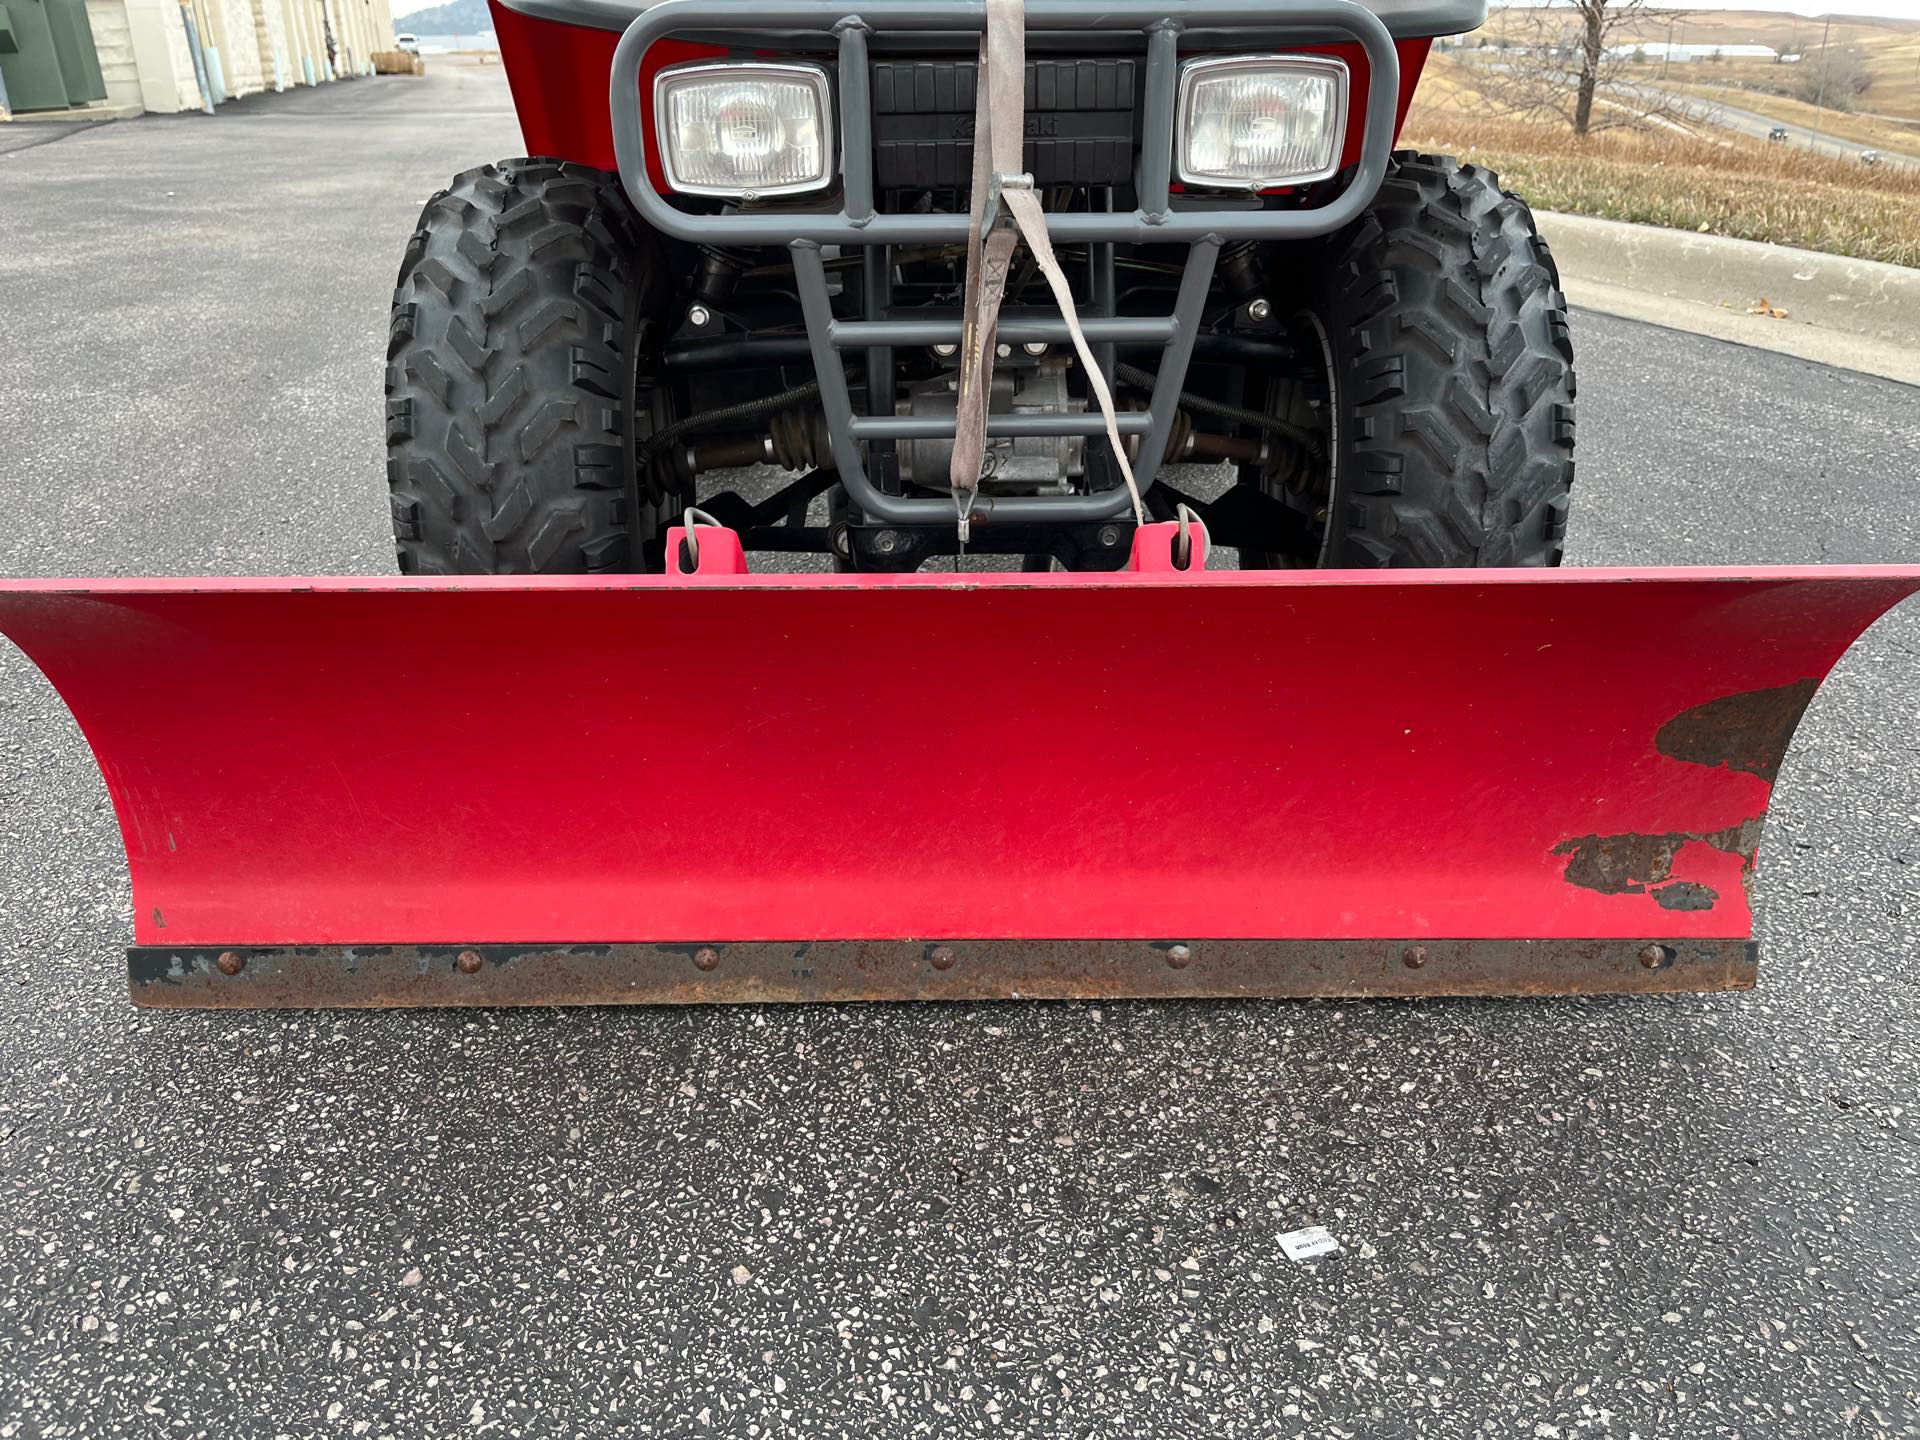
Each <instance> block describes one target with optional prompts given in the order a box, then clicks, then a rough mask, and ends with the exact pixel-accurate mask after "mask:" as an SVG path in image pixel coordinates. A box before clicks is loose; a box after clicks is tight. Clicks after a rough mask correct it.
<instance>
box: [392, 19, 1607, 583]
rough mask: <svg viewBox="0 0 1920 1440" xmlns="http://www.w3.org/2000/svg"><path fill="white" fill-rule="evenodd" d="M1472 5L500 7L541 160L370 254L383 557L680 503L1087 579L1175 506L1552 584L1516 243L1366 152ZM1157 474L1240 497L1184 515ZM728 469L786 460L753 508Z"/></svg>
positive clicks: (577, 561)
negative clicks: (377, 352) (1202, 468)
mask: <svg viewBox="0 0 1920 1440" xmlns="http://www.w3.org/2000/svg"><path fill="white" fill-rule="evenodd" d="M1484 14H1485V4H1484V0H1369V3H1367V4H1365V5H1360V4H1353V3H1349V0H1214V3H1208V4H1203V5H1187V4H1172V3H1171V0H1117V3H1100V4H1095V3H1091V0H1032V3H1031V4H1030V5H1028V6H1026V7H1025V12H1024V15H1023V14H1022V10H1021V7H1020V6H1019V4H1018V0H992V3H988V4H983V3H982V0H910V3H909V0H888V3H882V4H878V5H860V6H856V5H853V4H852V3H851V0H832V3H829V0H664V3H658V4H648V3H645V0H494V17H495V23H496V27H497V30H498V34H499V38H500V45H501V49H502V52H503V54H504V56H505V60H506V66H507V73H508V76H509V78H510V80H511V83H512V86H513V93H514V98H515V103H516V105H517V107H518V109H519V112H520V119H521V124H522V127H523V130H524V132H525V135H526V139H527V143H528V147H529V148H530V149H531V150H533V151H534V152H536V153H537V154H538V155H540V156H542V157H546V158H540V159H532V160H509V161H505V162H502V163H500V164H498V165H491V166H486V167H484V168H482V169H478V170H472V171H469V172H467V173H466V174H464V175H461V176H459V177H458V178H457V179H455V180H454V181H453V183H452V185H451V187H450V188H449V189H447V190H446V191H444V192H442V193H441V194H438V195H436V196H435V197H434V198H433V199H432V200H431V201H429V202H428V204H427V207H426V209H425V211H424V212H423V214H422V215H421V219H420V226H419V228H418V230H416V231H415V232H414V235H413V237H412V240H411V242H410V243H409V245H408V248H407V253H406V258H405V260H404V262H403V263H402V265H401V270H400V282H399V288H398V289H397V291H396V292H395V296H394V308H393V328H392V339H391V343H390V346H389V358H390V364H389V367H388V370H387V414H388V445H389V447H390V449H389V453H390V462H389V466H388V478H389V482H390V484H391V488H392V500H393V523H394V532H395V535H396V537H397V539H398V542H399V558H400V566H401V568H402V569H403V570H404V571H406V572H408V573H417V574H494V573H501V574H506V573H519V574H525V573H556V572H559V573H565V572H628V571H635V570H658V569H660V568H661V567H662V560H663V555H662V547H663V543H664V535H665V531H666V528H667V525H668V524H669V523H670V522H672V521H677V520H678V519H679V517H680V516H681V515H682V513H683V512H684V511H686V510H687V509H688V507H690V506H691V505H693V504H694V502H695V496H696V488H698V490H699V503H700V505H701V506H702V507H703V510H704V512H705V514H707V515H710V516H711V517H712V518H713V519H714V520H715V521H717V522H718V523H720V524H722V525H725V526H728V527H730V528H732V529H734V530H736V531H738V532H739V533H740V535H741V537H742V539H743V540H744V543H745V545H746V548H747V549H748V550H761V551H781V552H817V553H823V554H826V555H828V556H830V557H832V561H833V563H834V565H835V566H836V567H837V568H842V569H855V570H912V569H915V568H917V567H919V566H920V565H921V564H922V563H923V562H924V561H926V560H927V559H928V558H930V557H934V556H943V555H945V556H950V555H954V554H955V553H956V552H959V551H961V550H963V549H967V550H972V551H975V552H990V553H995V554H1002V555H1020V556H1023V557H1025V559H1026V564H1027V566H1028V568H1033V569H1048V568H1051V567H1052V566H1053V565H1054V564H1056V563H1057V564H1059V565H1061V566H1063V567H1065V568H1068V569H1076V570H1085V569H1113V568H1117V567H1119V566H1121V565H1122V564H1124V563H1125V561H1126V559H1127V556H1128V554H1129V548H1130V543H1131V537H1132V533H1133V530H1134V527H1135V523H1136V522H1138V521H1143V520H1146V519H1148V518H1159V519H1168V518H1172V517H1173V516H1175V515H1176V514H1183V513H1184V514H1188V515H1192V516H1194V517H1197V518H1198V519H1199V520H1200V521H1202V522H1203V523H1204V524H1205V525H1206V526H1207V528H1208V530H1209V531H1210V532H1211V538H1212V542H1213V545H1214V546H1215V547H1216V549H1217V548H1218V547H1222V546H1230V547H1235V548H1237V550H1238V552H1239V556H1240V563H1241V565H1242V566H1243V567H1258V568H1272V567H1294V566H1306V567H1312V566H1334V567H1359V566H1384V565H1403V566H1406V565H1412V566H1463V565H1552V564H1555V563H1557V562H1558V561H1559V559H1560V553H1561V546H1562V537H1563V534H1564V531H1565V526H1566V516H1567V497H1568V487H1569V484H1570V482H1571V481H1572V478H1573V393H1574V379H1573V352H1572V347H1571V344H1570V342H1569V339H1568V332H1567V314H1566V302H1565V299H1564V297H1563V296H1562V294H1561V292H1560V289H1559V283H1558V276H1557V274H1556V272H1555V269H1554V264H1553V259H1552V257H1551V256H1550V255H1549V253H1548V251H1547V247H1546V245H1545V243H1544V242H1543V241H1542V240H1541V239H1540V237H1539V236H1538V234H1536V233H1535V230H1534V225H1533V220H1532V217H1531V216H1530V215H1529V213H1528V210H1527V207H1526V205H1525V203H1524V202H1522V201H1521V200H1520V199H1518V198H1517V197H1515V196H1514V195H1512V194H1509V193H1507V192H1505V191H1503V190H1502V189H1501V188H1500V186H1499V182H1498V180H1497V178H1496V177H1495V176H1494V175H1493V174H1492V173H1491V172H1489V171H1487V170H1485V169H1483V168H1480V167H1478V166H1473V165H1464V166H1463V165H1458V164H1456V163H1455V162H1454V161H1452V160H1448V159H1443V158H1439V157H1435V156H1429V155H1417V154H1412V153H1408V152H1404V151H1403V152H1395V151H1394V150H1393V149H1392V144H1393V139H1394V136H1395V134H1396V133H1397V131H1398V128H1399V125H1400V122H1401V120H1402V119H1403V118H1404V115H1405V113H1406V107H1407V103H1408V100H1409V98H1410V96H1411V95H1412V92H1413V87H1414V83H1415V81H1416V80H1417V78H1418V76H1419V73H1420V69H1421V66H1422V64H1423V62H1424V60H1425V58H1426V54H1427V49H1428V45H1429V43H1430V38H1431V37H1433V36H1436V35H1447V34H1453V33H1456V32H1459V31H1463V30H1468V29H1471V28H1473V27H1474V26H1476V25H1478V24H1479V23H1480V22H1481V20H1482V19H1483V18H1484ZM983 77H984V78H983ZM976 136H980V137H982V138H983V141H984V143H982V144H981V145H979V146H977V147H976V145H975V143H974V141H975V137H976ZM1017 242H1024V243H1017ZM1184 461H1202V462H1230V463H1231V464H1232V466H1233V467H1234V475H1235V483H1234V484H1232V485H1231V486H1230V487H1226V488H1225V489H1224V493H1214V494H1211V495H1210V496H1207V497H1204V498H1203V497H1202V496H1201V495H1197V494H1195V495H1188V494H1182V493H1181V492H1179V491H1177V490H1175V489H1174V488H1173V487H1172V486H1171V485H1169V484H1168V483H1166V481H1165V480H1163V479H1161V478H1160V476H1161V473H1162V471H1163V469H1164V467H1165V466H1166V465H1168V464H1171V463H1175V462H1184ZM761 464H772V465H777V466H780V467H782V468H784V469H786V470H787V471H790V472H792V473H793V474H794V476H795V477H796V478H794V479H793V480H792V481H791V483H789V484H787V485H786V486H785V487H784V488H783V489H780V490H779V491H778V492H777V493H775V494H773V495H771V496H770V497H769V498H763V499H759V500H757V501H756V500H752V499H749V498H747V496H746V495H743V494H742V493H740V490H739V488H738V486H737V483H736V480H737V477H735V476H733V475H731V474H730V472H737V471H739V470H740V469H741V468H742V467H747V466H755V465H761ZM758 488H759V490H761V491H764V490H765V488H766V487H765V483H764V481H761V482H760V484H759V486H758ZM1215 489H1216V490H1217V489H1218V487H1215ZM709 492H711V493H709ZM1182 506H1185V507H1187V508H1186V510H1185V511H1182V510H1181V507H1182ZM1182 533H1183V534H1184V533H1185V532H1182Z"/></svg>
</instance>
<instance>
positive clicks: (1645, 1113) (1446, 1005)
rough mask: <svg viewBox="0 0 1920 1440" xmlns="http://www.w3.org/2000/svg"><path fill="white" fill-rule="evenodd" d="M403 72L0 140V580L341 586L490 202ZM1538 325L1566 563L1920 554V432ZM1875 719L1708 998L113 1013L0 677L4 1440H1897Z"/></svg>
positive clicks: (1835, 747)
mask: <svg viewBox="0 0 1920 1440" xmlns="http://www.w3.org/2000/svg"><path fill="white" fill-rule="evenodd" d="M431 64H432V73H431V74H430V75H429V76H428V77H427V78H426V79H425V80H412V79H408V78H403V77H396V78H382V79H377V80H362V81H356V82H353V83H351V84H340V85H335V86H332V87H329V88H326V89H323V90H319V91H302V92H298V93H295V94H289V95H286V96H280V97H268V98H262V99H259V100H254V101H247V102H241V103H238V104H236V105H234V106H231V107H228V108H226V109H223V110H222V112H221V113H220V114H219V115H218V116H216V117H212V118H208V117H204V116H185V117H180V118H177V119H149V120H142V121H137V122H126V123H118V124H113V125H108V126H104V127H99V128H89V129H87V130H84V131H76V132H69V133H63V134H62V135H61V136H60V138H58V139H55V140H52V141H42V140H41V139H40V133H39V132H36V134H35V136H34V141H35V143H33V144H31V145H27V146H17V145H14V144H13V140H14V137H13V136H11V135H6V136H5V137H4V139H5V142H6V143H5V144H4V145H0V150H4V152H5V153H0V339H4V342H5V343H4V348H0V502H3V507H4V508H0V514H4V516H5V523H4V524H0V574H5V575H33V574H55V575H86V574H128V575H131V574H145V573H185V574H253V573H259V574H273V573H288V572H292V573H299V572H321V573H363V574H379V573H386V572H387V571H388V569H389V566H390V554H389V545H388V540H387V520H386V505H385V500H384V494H383V491H384V484H383V470H382V463H381V462H382V453H381V437H382V428H381V419H380V417H381V404H380V383H381V367H382V353H383V348H384V342H385V337H386V328H387V321H386V306H387V302H388V297H389V293H390V289H391V285H392V279H393V274H394V271H395V269H396V267H397V264H398V260H399V255H400V250H401V246H402V244H403V242H404V240H405V237H406V234H407V232H408V230H409V229H410V228H411V226H412V224H413V220H414V217H415V214H416V212H417V210H418V208H419V205H420V203H421V202H422V201H423V200H424V199H425V198H426V196H427V195H428V194H429V193H430V192H432V191H433V190H434V189H435V188H437V187H438V186H439V185H441V184H443V183H444V182H445V180H446V179H447V178H448V177H449V176H451V175H452V174H453V173H454V172H455V171H457V170H459V169H461V168H462V167H464V166H467V165H469V164H474V163H478V162H481V161H484V160H488V159H492V158H496V157H499V156H502V155H507V154H511V153H514V152H516V151H517V149H518V148H519V147H518V138H517V133H516V131H515V127H514V125H513V122H512V118H511V115H510V113H509V110H508V108H507V101H506V95H505V90H504V87H503V86H502V84H501V83H500V80H499V77H498V71H497V70H492V69H489V70H479V69H476V68H473V67H470V66H463V65H460V64H456V63H452V62H443V61H440V60H435V61H433V62H431ZM1575 320H1576V323H1575V331H1574V336H1575V343H1576V345H1577V346H1578V349H1579V355H1580V362H1579V363H1580V377H1581V384H1580V396H1579V424H1580V447H1581V449H1580V457H1581V458H1580V473H1579V481H1578V484H1577V487H1576V496H1577V499H1576V505H1575V510H1574V526H1573V536H1574V539H1573V546H1572V551H1571V554H1570V557H1569V558H1570V560H1571V561H1573V562H1575V563H1579V564H1583V565H1595V564H1626V563H1643V562H1649V563H1651V562H1657V563H1681V564H1696V563H1700V564H1704V563H1724V562H1761V561H1831V562H1836V563H1837V562H1845V561H1894V560H1913V559H1914V558H1915V557H1916V556H1917V555H1920V503H1917V502H1920V432H1917V429H1916V426H1915V424H1914V420H1915V417H1916V415H1920V404H1917V403H1916V402H1917V401H1920V392H1916V391H1915V390H1913V389H1910V388H1907V387H1903V386H1901V385H1898V384H1896V383H1892V382H1888V381H1884V380H1878V379H1872V378H1868V377H1865V376H1861V375H1856V374H1852V373H1849V372H1845V371H1839V370H1832V369H1825V368H1821V367H1819V366H1816V365H1813V364H1809V363H1807V362H1804V361H1800V360H1795V359H1792V358H1789V357H1786V356H1781V355H1775V354H1767V353H1761V352H1757V351H1751V350H1743V349H1740V348H1737V347H1734V346H1731V345H1727V344H1724V343H1722V342H1719V341H1713V340H1707V339H1702V338H1698V337H1693V336H1688V335H1682V334H1679V333H1676V332H1674V331H1670V330H1663V329H1657V328H1653V327H1650V326H1644V325H1640V324H1636V323H1632V322H1627V321H1620V320H1614V319H1609V318H1605V317H1601V316H1597V315H1592V314H1586V313H1582V314H1579V315H1577V316H1576V317H1575ZM1917 667H1920V608H1917V607H1914V606H1909V607H1908V609H1907V610H1906V611H1905V612H1902V613H1897V614H1896V615H1894V616H1892V617H1890V618H1889V619H1888V620H1886V621H1884V622H1883V623H1881V624H1880V625H1879V626H1877V627H1876V628H1875V629H1874V630H1873V631H1872V632H1871V633H1870V634H1869V635H1868V636H1867V637H1866V638H1865V639H1864V640H1863V641H1862V642H1861V644H1860V645H1859V646H1857V647H1856V648H1855V650H1854V651H1853V652H1852V653H1851V654H1850V655H1849V656H1848V657H1847V658H1846V659H1845V660H1844V661H1843V662H1842V664H1841V665H1840V667H1839V669H1838V671H1837V672H1836V673H1835V675H1834V677H1833V679H1832V680H1831V681H1830V682H1829V684H1828V685H1827V686H1826V687H1825V688H1824V689H1823V690H1822V692H1821V693H1820V695H1819V697H1818V698H1817V699H1816V701H1815V703H1814V705H1813V708H1812V710H1811V711H1810V712H1809V714H1808V716H1807V720H1806V723H1805V725H1804V726H1803V728H1802V730H1801V733H1800V738H1799V740H1798V742H1797V743H1796V745H1795V748H1794V751H1793V754H1792V757H1791V758H1790V760H1789V761H1788V764H1787V766H1786V769H1785V771H1784V772H1783V774H1782V776H1781V780H1780V784H1779V788H1778V789H1777V791H1776V795H1775V802H1774V806H1773V818H1772V820H1771V821H1770V823H1769V829H1768V835H1767V841H1766V846H1765V849H1764V852H1763V856H1762V864H1761V868H1760V872H1759V880H1758V911H1759V927H1760V933H1761V938H1762V941H1763V943H1764V945H1765V947H1766V958H1765V960H1764V961H1763V965H1762V977H1761V983H1760V988H1759V989H1758V990H1757V991H1756V992H1754V993H1752V994H1748V995H1729V996H1713V997H1673V998H1636V999H1546V1000H1533V1001H1499V1002H1495V1001H1486V1002H1482V1001H1441V1002H1425V1003H1328V1002H1319V1003H1303V1002H1279V1003H1198V1002H1194V1003H1176V1004H1104V1005H1095V1004H995V1005H946V1006H934V1005H929V1006H869V1007H857V1006H848V1007H813V1008H786V1009H782V1008H731V1009H685V1010H602V1011H570V1012H560V1011H541V1012H472V1013H469V1012H426V1011H416V1012H391V1013H321V1014H312V1013H268V1014H192V1013H146V1014H143V1013H137V1012H135V1011H134V1010H132V1009H131V1008H129V1006H128V1003H127V998H126V991H125V977H124V968H123V964H122V960H121V951H122V947H123V945H124V944H125V942H126V939H127V936H128V933H129V925H130V917H129V915H128V896H127V887H126V880H125V873H124V862H123V857H122V855H121V852H120V842H119V837H118V834H117V832H116V829H115V825H114V820H113V816H112V814H111V811H110V809H109V807H108V804H107V798H106V793H105V790H104V788H103V786H102V783H101V781H100V779H99V777H98V775H97V774H96V772H95V770H94V767H93V763H92V761H91V759H90V758H89V756H88V753H87V749H86V746H85V744H84V742H83V740H82V738H81V737H80V735H79V734H78V732H77V731H76V730H75V728H74V726H73V724H72V722H71V720H70V719H69V718H68V716H67V714H66V712H65V710H64V709H63V707H62V706H61V704H60V703H59V701H58V699H57V698H56V697H55V696H54V694H53V692H52V691H51V689H50V688H49V687H48V686H47V685H46V684H45V683H44V682H43V681H42V680H41V679H40V678H39V676H38V675H37V674H36V673H35V672H34V671H33V669H32V668H31V667H30V666H29V665H28V664H27V662H26V661H25V660H24V659H23V658H22V657H21V656H20V655H19V654H18V652H16V651H14V650H12V649H11V648H10V647H7V646H5V645H4V644H3V643H0V1440H16V1437H22V1440H24V1437H41V1436H56V1435H57V1436H84V1437H107V1436H139V1437H147V1436H155V1437H157V1436H169V1437H171V1436H193V1435H218V1436H222V1437H247V1436H276V1435H287V1436H300V1437H305V1436H333V1435H339V1436H343V1437H357V1436H361V1435H366V1436H373V1437H382V1436H394V1437H403V1436H405V1437H412V1436H423V1435H450V1434H454V1433H470V1434H474V1435H501V1436H550V1435H552V1436H576V1435H588V1434H605V1433H614V1432H616V1431H617V1432H622V1433H632V1434H641V1435H662V1436H668V1435H670V1436H701V1435H707V1434H717V1435H728V1436H786V1435H794V1436H806V1437H823V1436H840V1435H860V1436H890V1437H891V1436H907V1435H948V1434H1003V1435H1036V1436H1038V1435H1045V1436H1066V1435H1075V1436H1079V1435H1086V1436H1155V1437H1157V1436H1186V1435H1194V1436H1201V1435H1206V1436H1221V1435H1268V1434H1278V1435H1289V1434H1300V1435H1312V1436H1393V1435H1423V1436H1425V1435H1431V1436H1442V1437H1451V1436H1462V1437H1464V1436H1481V1435H1488V1436H1523V1437H1559V1436H1565V1437H1572V1436H1577V1435H1587V1434H1594V1435H1610V1436H1619V1437H1627V1436H1640V1437H1654V1436H1684V1437H1695V1436H1822V1437H1824V1436H1847V1437H1855V1436H1910V1435H1916V1434H1920V1398H1917V1396H1920V1341H1917V1339H1916V1337H1920V1259H1917V1258H1916V1257H1920V1100H1917V1099H1916V1097H1920V1036H1916V1029H1915V1021H1916V1012H1920V941H1917V940H1916V932H1917V930H1920V921H1917V919H1916V917H1917V916H1920V753H1917V752H1916V748H1915V738H1914V737H1915V735H1916V734H1917V733H1920V723H1917V722H1920V673H1917ZM1210 683H1217V684H1229V683H1232V680H1231V678H1230V677H1224V676H1223V677H1217V678H1215V679H1214V680H1212V681H1211V682H1210ZM1623 683H1631V679H1630V677H1629V678H1627V679H1626V680H1625V681H1624V682H1623ZM377 698H378V697H369V699H370V701H372V702H376V703H377ZM396 723H402V717H397V718H396ZM1222 803H1231V802H1230V801H1229V800H1226V799H1225V798H1224V797H1223V799H1222ZM1308 1224H1322V1225H1325V1226H1327V1227H1328V1228H1329V1229H1330V1230H1332V1231H1333V1233H1334V1234H1335V1235H1336V1236H1337V1237H1338V1238H1339V1240H1340V1242H1341V1245H1342V1247H1343V1248H1342V1251H1341V1253H1340V1254H1338V1255H1335V1256H1331V1257H1328V1258H1324V1259H1320V1260H1316V1261H1308V1262H1304V1263H1296V1262H1294V1261H1291V1260H1289V1259H1287V1258H1286V1256H1285V1255H1284V1254H1283V1253H1282V1251H1281V1249H1280V1246H1279V1244H1278V1237H1279V1236H1280V1235H1281V1234H1283V1233H1285V1232H1288V1231H1291V1230H1294V1229H1296V1228H1298V1227H1301V1226H1304V1225H1308Z"/></svg>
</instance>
